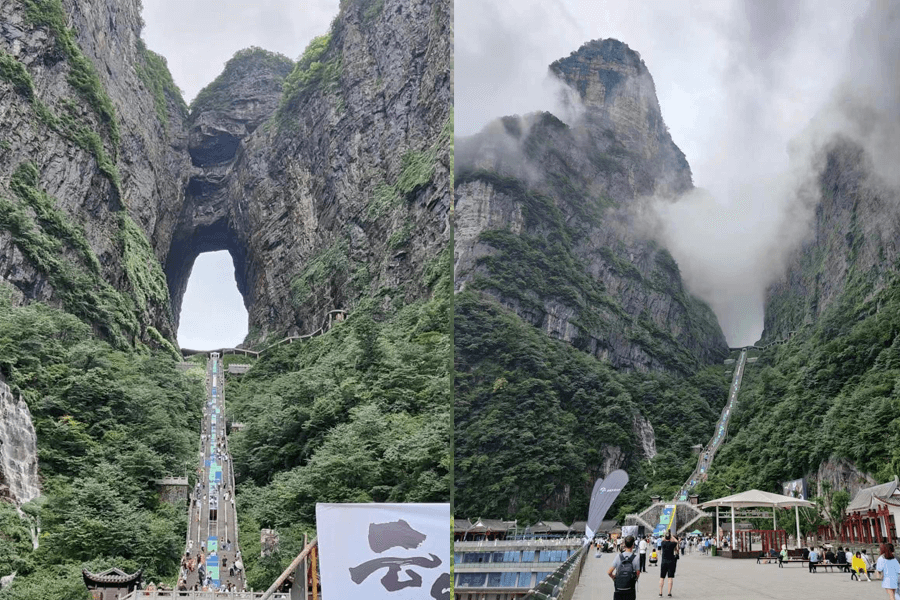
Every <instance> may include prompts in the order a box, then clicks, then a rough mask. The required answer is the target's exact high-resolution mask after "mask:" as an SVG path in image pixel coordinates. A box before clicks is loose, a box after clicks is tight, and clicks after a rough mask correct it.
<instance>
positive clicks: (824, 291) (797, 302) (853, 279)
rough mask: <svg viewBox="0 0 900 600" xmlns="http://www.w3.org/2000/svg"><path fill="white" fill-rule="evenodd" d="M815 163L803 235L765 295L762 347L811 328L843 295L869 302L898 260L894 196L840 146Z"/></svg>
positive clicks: (852, 150) (868, 165)
mask: <svg viewBox="0 0 900 600" xmlns="http://www.w3.org/2000/svg"><path fill="white" fill-rule="evenodd" d="M822 157H823V160H822V166H821V169H820V172H819V174H818V176H817V184H818V197H819V201H818V203H817V204H816V206H815V211H814V217H813V221H812V224H811V228H810V232H809V234H808V236H807V238H806V240H804V242H803V243H802V244H801V245H800V246H799V247H798V248H797V250H795V251H794V252H793V253H792V254H791V256H790V257H789V259H788V263H787V264H788V267H787V269H786V270H785V273H784V274H783V275H782V276H781V277H780V278H779V279H778V280H777V281H775V283H773V284H772V285H771V286H769V288H768V290H767V293H766V309H765V329H764V330H763V335H762V339H763V341H764V342H767V341H771V340H775V339H779V338H781V337H786V336H787V334H788V333H789V332H790V331H794V330H797V329H800V328H801V327H802V326H803V325H807V324H811V323H814V322H815V321H816V319H817V318H818V316H819V315H821V314H822V313H823V312H824V311H825V310H826V309H827V308H828V307H829V306H831V305H832V304H833V303H834V302H836V301H837V300H839V299H840V298H841V297H842V296H843V295H844V294H845V293H850V294H857V295H861V297H864V296H867V295H870V294H873V293H874V292H876V291H877V290H878V289H880V287H881V285H882V284H883V282H884V277H885V275H887V274H888V273H890V272H892V271H893V270H894V265H895V264H896V262H897V259H898V257H900V245H898V242H897V240H898V232H900V191H898V190H897V189H896V188H892V187H891V186H889V185H887V184H886V183H885V182H884V181H882V180H881V179H880V178H879V177H878V176H877V175H876V174H875V173H874V170H873V168H872V160H871V157H870V156H867V154H866V153H865V151H864V150H863V148H862V147H861V146H859V145H858V144H856V143H854V142H852V141H850V140H848V139H846V138H841V137H837V138H834V139H833V140H832V141H831V142H830V143H829V144H827V145H826V146H825V147H824V148H823V149H822ZM861 297H860V298H857V299H861Z"/></svg>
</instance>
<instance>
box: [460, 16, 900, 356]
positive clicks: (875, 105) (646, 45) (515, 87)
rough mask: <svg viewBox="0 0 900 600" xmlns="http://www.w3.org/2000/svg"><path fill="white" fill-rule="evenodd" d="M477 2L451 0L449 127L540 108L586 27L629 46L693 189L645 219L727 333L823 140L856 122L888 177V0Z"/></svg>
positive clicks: (891, 104)
mask: <svg viewBox="0 0 900 600" xmlns="http://www.w3.org/2000/svg"><path fill="white" fill-rule="evenodd" d="M485 4H488V3H483V2H479V1H478V0H457V2H456V5H455V6H456V15H457V19H456V27H455V28H456V63H455V65H456V69H455V76H456V82H455V89H456V115H457V120H456V124H457V134H461V135H467V134H471V133H474V132H476V131H478V130H479V129H480V128H481V127H483V126H484V124H485V123H487V122H488V121H489V120H491V119H494V118H496V117H498V116H501V115H505V114H511V113H519V114H523V113H526V112H529V111H533V110H551V112H552V111H553V110H554V108H553V107H554V106H555V104H554V102H555V97H554V95H553V94H552V93H547V92H546V91H545V89H544V88H543V87H542V86H544V85H545V84H544V80H545V74H546V67H547V65H549V64H550V63H551V62H552V61H554V60H556V59H557V58H561V57H564V56H567V55H568V54H569V53H571V52H572V51H574V50H576V49H577V48H579V47H580V46H581V44H583V43H584V42H585V41H587V40H589V39H598V38H608V37H612V38H616V39H619V40H621V41H623V42H625V43H626V44H628V45H629V46H630V47H631V48H632V49H634V50H636V51H637V52H639V53H640V54H641V57H642V58H643V59H644V61H645V63H646V64H647V67H648V69H649V70H650V73H651V75H652V76H653V79H654V83H655V86H656V90H657V96H658V98H659V102H660V107H661V109H662V113H663V118H664V119H665V121H666V124H667V125H668V126H669V129H670V132H671V134H672V138H673V140H674V141H675V143H676V144H678V146H679V147H680V148H681V149H682V151H684V153H685V155H686V156H687V159H688V162H689V163H690V165H691V170H692V172H693V175H694V182H695V184H696V185H697V186H698V187H699V188H703V189H702V190H698V191H697V192H695V193H693V194H691V195H689V196H688V197H686V198H683V199H682V200H681V201H680V202H678V203H676V204H671V203H670V202H657V203H654V204H652V209H653V210H655V211H657V212H656V214H655V216H654V219H655V223H656V227H657V231H658V232H659V235H661V236H664V239H665V243H666V244H668V245H670V246H671V249H672V253H673V255H674V256H675V258H676V260H677V261H678V263H679V265H680V267H681V270H682V272H683V274H684V276H685V280H686V282H687V284H688V285H689V287H690V289H691V290H692V291H694V292H695V293H696V294H697V295H698V296H700V297H702V298H704V299H705V300H707V301H708V302H709V303H710V305H711V306H712V307H713V308H714V310H715V311H716V314H717V315H718V317H719V320H720V323H721V324H722V328H723V330H724V331H725V333H726V337H727V338H728V340H729V342H730V343H732V344H747V343H752V342H754V341H756V339H758V337H759V335H760V333H761V332H762V325H763V319H762V309H763V302H764V296H765V288H766V286H767V285H768V284H769V283H770V282H771V281H772V280H773V279H774V278H776V277H778V276H779V275H780V274H781V273H783V271H784V265H785V261H786V257H787V255H788V254H789V252H790V251H791V250H792V249H794V248H796V246H797V245H798V244H799V243H800V241H801V240H802V239H803V236H804V235H805V234H806V232H807V231H808V224H809V215H810V214H811V206H812V204H814V201H815V195H814V194H811V192H810V183H811V181H812V179H813V176H814V167H815V164H816V163H815V160H814V156H815V150H816V148H817V147H818V145H819V143H820V141H822V140H823V139H827V137H828V136H829V135H832V134H833V133H834V132H836V131H841V132H845V133H847V132H854V133H853V135H852V136H851V137H854V139H861V140H865V141H866V144H867V148H869V149H870V151H876V152H877V158H876V164H877V165H879V168H880V172H882V173H883V174H885V175H890V174H891V173H894V177H898V176H900V175H898V174H897V173H900V170H898V169H896V167H895V165H890V163H889V161H892V160H893V161H895V159H894V158H893V157H896V156H898V152H897V150H898V148H897V143H898V142H897V140H900V135H894V133H893V132H894V131H895V130H894V129H893V128H892V127H891V126H888V124H887V122H886V121H885V119H884V118H883V116H884V115H887V114H893V115H898V116H900V110H898V105H900V103H898V101H897V99H898V98H897V96H898V94H900V85H898V81H900V78H898V76H897V59H898V57H900V51H898V47H897V36H898V32H900V26H898V25H897V20H896V18H895V16H892V15H895V13H896V12H897V6H898V3H897V2H895V1H891V0H874V1H873V2H872V3H871V4H868V3H857V2H843V1H841V0H829V1H825V2H822V1H816V2H813V1H812V0H803V1H795V0H784V1H778V0H764V1H758V0H730V1H721V0H681V1H674V0H671V1H662V0H659V1H656V0H650V1H647V2H640V3H601V2H595V1H593V0H585V1H576V0H569V1H565V2H564V1H562V0H560V1H559V2H556V3H553V4H545V3H541V2H537V1H533V0H522V1H516V0H494V1H493V2H491V3H490V6H489V7H487V6H485ZM817 115H818V118H814V117H816V116H817ZM881 163H885V164H881ZM648 206H650V205H647V206H643V207H642V208H643V209H644V211H645V213H646V211H647V210H650V208H648Z"/></svg>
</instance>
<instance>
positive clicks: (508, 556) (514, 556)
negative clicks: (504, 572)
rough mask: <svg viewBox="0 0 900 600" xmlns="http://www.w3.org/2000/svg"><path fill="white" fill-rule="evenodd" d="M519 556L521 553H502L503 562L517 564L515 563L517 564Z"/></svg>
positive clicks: (513, 551) (514, 551) (515, 551)
mask: <svg viewBox="0 0 900 600" xmlns="http://www.w3.org/2000/svg"><path fill="white" fill-rule="evenodd" d="M520 556H521V553H520V552H519V551H518V550H511V551H509V552H504V553H503V562H508V563H517V562H519V557H520Z"/></svg>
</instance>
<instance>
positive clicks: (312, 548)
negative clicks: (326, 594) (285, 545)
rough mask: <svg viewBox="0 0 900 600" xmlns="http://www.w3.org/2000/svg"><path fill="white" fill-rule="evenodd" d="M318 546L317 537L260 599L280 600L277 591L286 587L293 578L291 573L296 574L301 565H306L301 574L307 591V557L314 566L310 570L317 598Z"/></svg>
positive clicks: (310, 566)
mask: <svg viewBox="0 0 900 600" xmlns="http://www.w3.org/2000/svg"><path fill="white" fill-rule="evenodd" d="M318 546H319V538H317V537H315V538H313V539H312V541H311V542H310V543H309V544H307V545H306V547H305V548H303V551H302V552H301V553H300V554H298V555H297V558H295V559H294V560H293V561H291V564H290V565H288V568H287V569H285V570H284V572H283V573H282V574H281V575H280V576H279V577H278V579H276V580H275V582H274V583H273V584H272V585H270V586H269V589H267V590H266V592H265V593H264V594H263V595H262V596H261V597H260V598H261V599H262V600H270V599H274V598H278V597H279V596H278V594H277V592H275V590H277V589H278V588H280V587H281V586H282V585H284V582H285V581H287V578H288V577H290V576H291V573H294V572H296V571H297V570H298V567H300V566H301V564H302V565H304V569H303V571H302V573H301V575H302V579H303V582H302V584H301V585H302V586H303V589H304V590H306V589H307V588H306V571H307V569H306V564H305V563H306V560H307V557H309V558H311V559H312V564H311V565H309V568H310V571H311V572H312V574H313V595H314V596H317V595H318V590H317V589H316V588H317V587H318V578H317V574H316V565H315V556H316V554H315V553H316V552H317V550H316V548H318ZM296 584H297V582H296V581H295V582H294V585H296Z"/></svg>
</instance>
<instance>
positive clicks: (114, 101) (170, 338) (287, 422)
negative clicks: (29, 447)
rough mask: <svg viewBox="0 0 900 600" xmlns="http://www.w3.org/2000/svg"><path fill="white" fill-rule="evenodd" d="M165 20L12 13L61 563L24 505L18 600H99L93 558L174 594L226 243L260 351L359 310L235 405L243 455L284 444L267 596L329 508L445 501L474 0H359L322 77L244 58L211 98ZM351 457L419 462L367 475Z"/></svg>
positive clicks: (4, 182) (2, 138) (10, 555)
mask: <svg viewBox="0 0 900 600" xmlns="http://www.w3.org/2000/svg"><path fill="white" fill-rule="evenodd" d="M140 14H141V4H140V0H126V1H124V2H122V1H119V0H86V1H83V0H14V1H12V2H3V3H2V4H0V124H2V128H0V376H2V377H4V378H5V379H6V381H7V382H8V384H9V387H10V389H11V393H13V394H15V395H16V396H20V395H21V397H22V398H23V399H24V401H25V403H27V406H28V409H29V410H30V412H31V418H32V419H33V422H34V429H35V430H36V435H37V452H38V456H39V459H40V465H39V478H40V483H41V488H42V495H41V497H40V498H39V499H38V500H37V501H36V502H32V503H29V505H28V506H26V510H27V511H33V512H34V514H36V515H39V516H40V519H41V524H42V530H43V532H42V534H41V546H40V549H39V550H38V551H36V552H35V551H33V548H32V543H31V538H30V532H29V531H28V528H27V526H26V525H27V523H26V521H24V520H22V519H20V518H19V517H18V516H17V515H16V513H15V510H14V508H13V507H11V506H10V505H9V504H7V503H6V502H0V538H2V539H3V540H5V541H8V542H9V543H6V544H0V574H3V575H5V574H7V573H10V572H13V571H17V572H18V576H17V578H16V581H15V583H14V585H13V588H12V590H11V591H10V592H9V593H10V594H12V595H11V597H13V598H17V599H19V598H60V599H62V598H65V599H71V598H86V597H88V596H87V591H86V589H85V586H84V582H83V580H82V575H81V568H82V567H87V568H90V569H92V570H96V571H102V570H104V569H106V568H109V567H112V566H117V567H120V568H122V569H124V570H128V571H129V572H133V571H136V570H138V569H144V576H145V578H147V579H146V580H151V579H153V580H156V581H157V582H160V581H166V582H167V583H168V584H170V585H174V583H175V578H176V577H177V573H178V563H179V559H180V556H181V555H182V553H183V551H184V548H183V540H184V538H185V524H186V523H185V513H184V512H183V511H181V510H176V509H175V508H173V507H172V506H169V505H167V504H165V503H164V502H160V498H159V494H158V490H157V487H156V485H155V484H154V481H155V480H157V479H159V478H161V477H164V476H167V475H171V474H178V475H180V474H183V473H188V474H190V472H191V471H192V468H191V465H192V464H193V457H194V450H193V448H194V444H195V442H196V439H197V435H198V432H197V428H198V427H199V422H200V421H199V414H200V402H201V400H202V393H201V391H200V389H199V381H198V379H197V374H196V373H192V372H190V371H188V372H187V373H183V372H181V371H180V370H179V369H176V363H175V359H178V360H180V356H179V354H178V351H177V349H176V348H175V346H174V342H175V331H176V329H177V325H178V317H179V312H180V304H181V301H182V297H183V294H184V290H185V287H186V284H187V280H188V277H189V276H190V271H191V268H192V265H193V261H194V259H195V258H196V256H197V255H198V254H199V253H201V252H205V251H210V250H222V249H224V250H228V251H229V252H230V253H231V255H232V257H233V259H234V262H235V270H236V272H235V275H236V279H237V281H238V285H239V291H240V292H241V293H242V295H243V297H244V301H245V304H246V306H247V308H248V312H249V318H250V334H249V336H248V339H247V340H246V343H247V344H249V345H255V344H264V343H265V342H266V341H269V340H271V339H273V338H280V337H281V336H283V335H290V334H297V333H301V334H302V333H307V332H308V331H310V330H311V329H315V328H317V327H318V325H319V324H320V323H321V321H322V320H323V315H324V314H325V312H326V311H328V310H331V309H333V308H341V309H345V310H346V311H348V313H349V314H350V316H349V318H348V319H347V320H346V321H345V322H343V323H341V324H340V325H339V326H336V327H334V328H332V330H331V331H329V332H328V333H327V334H325V335H322V336H319V337H317V338H315V340H313V341H311V342H310V343H308V344H292V345H290V346H287V345H286V346H285V347H283V348H279V349H278V350H276V351H273V352H271V353H267V354H266V356H265V358H264V359H262V360H260V361H259V364H258V365H257V366H256V367H254V369H251V371H250V373H251V374H252V375H251V374H248V376H247V377H248V381H250V382H252V383H253V385H254V386H259V388H260V389H261V390H264V391H265V395H263V394H261V393H258V390H257V389H256V388H255V387H252V391H250V392H248V393H247V394H246V397H245V398H241V397H240V395H239V394H235V396H234V402H235V403H237V404H239V405H241V404H243V406H240V408H241V409H242V418H243V419H244V421H245V424H246V429H245V431H244V435H245V439H244V441H243V446H242V449H243V451H244V452H245V454H244V455H243V456H241V457H236V463H237V462H238V458H240V460H242V461H248V460H249V459H254V460H258V459H259V458H260V457H261V456H262V455H265V456H266V457H269V455H270V454H271V455H272V456H271V457H270V458H271V461H269V462H266V467H267V468H268V470H267V471H266V473H265V476H262V475H260V476H258V477H254V479H253V480H252V481H250V480H248V479H245V480H243V481H241V482H240V483H239V484H238V494H239V501H240V502H242V503H243V504H242V506H241V509H240V510H241V515H242V521H241V527H242V528H249V529H248V531H249V532H250V533H248V536H249V537H250V538H252V537H254V536H255V537H256V538H257V539H258V530H259V528H260V527H279V528H280V529H281V531H282V533H283V535H282V541H283V545H282V550H283V553H282V554H277V555H276V556H274V557H269V560H265V561H261V562H262V563H263V564H261V565H256V564H255V561H254V560H253V559H252V558H248V570H249V571H250V572H251V573H250V575H251V579H250V580H251V581H255V582H258V583H256V585H257V588H258V587H260V586H262V587H266V586H268V585H269V584H270V583H271V582H272V581H273V580H274V578H275V576H276V575H277V574H278V573H280V572H281V570H283V568H284V567H285V566H287V564H288V563H289V562H290V560H291V559H292V558H293V556H294V554H296V553H294V554H291V555H289V553H290V552H291V551H293V550H294V548H295V546H296V545H297V544H302V541H303V539H304V535H306V534H310V533H312V532H313V530H314V521H312V520H310V519H307V518H305V516H306V515H307V514H308V511H309V510H310V507H311V506H314V504H315V502H317V501H323V500H324V501H333V502H340V501H351V500H357V501H358V500H360V499H364V498H366V497H372V498H375V499H377V500H384V501H396V502H404V501H423V502H436V501H445V500H446V498H447V490H448V481H449V472H448V468H449V467H448V465H449V462H450V461H449V457H448V448H449V441H448V436H449V429H448V424H449V399H448V395H449V389H448V388H449V383H448V382H449V373H448V364H449V361H448V357H449V351H450V349H449V338H450V332H449V331H448V323H449V306H450V296H449V290H450V271H449V258H448V256H449V250H448V248H447V246H448V242H449V234H450V233H449V209H450V193H451V192H450V184H449V181H450V169H451V168H452V167H451V165H452V151H453V150H452V127H453V112H452V85H451V75H450V64H451V55H452V3H450V2H448V1H446V0H344V1H342V2H341V3H340V12H339V14H338V15H337V17H336V18H335V20H334V21H333V23H332V26H331V29H330V30H329V31H328V32H327V33H326V34H325V35H323V36H321V37H319V38H316V39H314V40H313V42H312V43H311V44H310V45H309V47H308V48H307V50H306V51H305V52H304V54H303V56H302V57H301V58H300V60H299V61H296V62H295V61H292V60H290V59H288V58H286V57H283V56H279V55H276V54H273V53H270V52H267V51H265V50H262V49H258V48H251V49H248V50H244V51H241V52H239V53H237V54H236V55H235V57H234V58H233V59H232V60H231V61H229V63H228V64H227V65H226V68H225V69H224V71H223V73H222V74H221V75H220V76H219V77H218V78H217V79H216V80H215V81H214V82H212V83H211V84H210V85H209V86H208V87H207V88H206V89H205V90H203V92H201V93H200V94H199V95H198V97H197V99H196V100H195V101H194V103H193V105H192V106H191V107H190V108H188V107H187V106H186V105H185V103H184V101H183V100H182V98H181V94H180V92H179V90H178V88H177V86H176V85H175V84H174V82H173V81H172V78H171V76H170V74H169V72H168V69H167V67H166V63H165V59H164V58H163V57H161V56H158V55H156V54H154V53H152V52H151V51H150V50H148V49H147V48H146V47H145V45H144V44H143V42H142V41H141V39H140V31H141V27H142V22H141V17H140ZM411 372H412V373H416V374H417V376H415V377H410V376H409V375H410V373H411ZM298 381H303V383H304V385H303V386H298V385H297V382H298ZM258 399H262V400H263V401H262V402H259V403H257V400H258ZM20 404H21V403H20ZM234 408H235V407H234V406H230V407H229V410H234ZM17 414H18V413H17ZM272 419H274V421H273V420H272ZM272 422H278V423H279V424H281V426H282V427H281V428H274V429H273V428H272V427H271V423H272ZM300 430H303V431H304V432H305V434H304V435H307V436H308V437H307V438H306V443H304V444H303V446H302V447H299V446H298V444H297V437H298V431H300ZM348 431H349V432H350V433H349V434H348V433H347V432H348ZM266 436H268V437H266ZM237 437H240V436H236V438H237ZM4 439H5V438H4ZM191 440H193V442H192V441H191ZM21 443H22V442H21V440H18V439H17V441H16V444H21ZM257 444H260V445H265V447H266V450H265V451H263V452H260V451H259V448H258V447H257ZM346 444H353V445H355V448H354V452H353V453H348V452H346V451H345V449H346ZM273 447H278V448H279V449H278V450H277V451H271V449H272V448H273ZM4 450H8V448H5V449H4ZM348 456H350V458H347V457H348ZM335 457H336V458H337V459H338V460H345V459H346V460H351V461H353V467H354V468H353V469H350V468H348V469H347V470H346V472H347V473H351V472H353V473H355V472H356V471H355V468H356V467H358V465H359V464H360V460H361V457H365V459H366V460H368V461H371V463H372V464H373V465H387V464H388V463H389V461H390V460H393V461H395V464H394V468H393V470H391V471H390V472H389V471H388V470H387V469H381V468H379V469H376V468H372V469H369V471H368V476H367V477H366V478H364V479H361V478H358V477H349V476H348V477H345V476H344V474H343V473H339V472H337V471H335V470H334V469H333V468H332V467H333V465H334V463H333V462H331V461H332V458H335ZM4 464H5V463H4ZM321 464H327V467H326V468H322V467H321V466H318V465H321ZM248 473H251V472H250V471H245V472H244V477H245V478H246V477H247V474H248ZM254 475H256V474H255V473H254ZM11 477H12V475H11V473H7V472H3V473H0V480H2V481H6V480H8V479H11ZM282 481H287V482H288V485H294V486H296V487H299V488H300V490H299V491H298V490H296V489H295V492H296V493H294V495H293V497H294V498H295V500H296V501H295V502H292V503H287V504H289V506H286V503H285V502H284V501H283V497H281V496H279V494H280V491H281V490H282V489H283V486H282V483H281V482H282ZM309 481H313V485H312V486H311V487H310V486H309V483H308V482H309ZM309 489H312V490H313V492H309ZM245 490H246V491H245ZM304 494H305V495H304ZM270 499H271V501H269V500H270ZM250 546H252V543H251V544H250ZM248 554H253V552H252V551H249V552H248ZM255 554H256V555H259V552H258V548H257V551H256V553H255ZM257 567H258V568H257ZM4 593H6V590H4Z"/></svg>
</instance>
